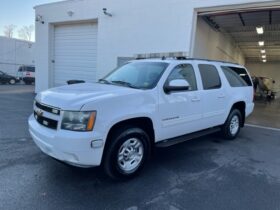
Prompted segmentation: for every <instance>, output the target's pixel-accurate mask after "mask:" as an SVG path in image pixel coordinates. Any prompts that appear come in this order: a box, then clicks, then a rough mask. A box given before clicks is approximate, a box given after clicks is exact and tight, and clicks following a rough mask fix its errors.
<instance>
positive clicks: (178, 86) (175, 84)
mask: <svg viewBox="0 0 280 210" xmlns="http://www.w3.org/2000/svg"><path fill="white" fill-rule="evenodd" d="M189 89H190V84H189V83H188V82H187V81H186V80H184V79H174V80H171V81H169V83H168V84H167V85H165V86H164V91H165V92H166V93H170V92H172V91H186V90H189Z"/></svg>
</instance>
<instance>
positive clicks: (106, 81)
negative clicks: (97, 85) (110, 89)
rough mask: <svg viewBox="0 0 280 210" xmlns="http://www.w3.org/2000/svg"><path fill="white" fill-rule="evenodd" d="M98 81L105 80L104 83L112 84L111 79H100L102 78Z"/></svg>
mask: <svg viewBox="0 0 280 210" xmlns="http://www.w3.org/2000/svg"><path fill="white" fill-rule="evenodd" d="M98 82H103V83H105V84H112V83H111V82H109V81H108V80H106V79H100V80H98Z"/></svg>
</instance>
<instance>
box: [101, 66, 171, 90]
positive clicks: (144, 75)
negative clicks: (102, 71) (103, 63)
mask: <svg viewBox="0 0 280 210" xmlns="http://www.w3.org/2000/svg"><path fill="white" fill-rule="evenodd" d="M168 65H169V64H168V63H164V62H134V63H127V64H125V65H123V66H121V67H119V68H117V69H115V70H114V71H113V72H111V73H110V74H109V75H107V76H106V77H105V78H103V79H101V80H100V82H102V83H105V84H106V83H107V84H114V85H122V86H127V87H131V88H138V89H152V88H154V87H155V86H156V85H157V83H158V81H159V79H160V77H161V75H162V74H163V72H164V70H165V69H166V68H167V66H168Z"/></svg>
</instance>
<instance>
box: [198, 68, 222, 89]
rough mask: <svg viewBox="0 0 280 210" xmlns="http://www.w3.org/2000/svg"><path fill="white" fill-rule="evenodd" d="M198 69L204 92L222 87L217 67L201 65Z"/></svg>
mask: <svg viewBox="0 0 280 210" xmlns="http://www.w3.org/2000/svg"><path fill="white" fill-rule="evenodd" d="M198 68H199V71H200V75H201V79H202V84H203V89H204V90H210V89H218V88H220V87H221V80H220V76H219V73H218V70H217V69H216V67H215V66H213V65H208V64H199V65H198Z"/></svg>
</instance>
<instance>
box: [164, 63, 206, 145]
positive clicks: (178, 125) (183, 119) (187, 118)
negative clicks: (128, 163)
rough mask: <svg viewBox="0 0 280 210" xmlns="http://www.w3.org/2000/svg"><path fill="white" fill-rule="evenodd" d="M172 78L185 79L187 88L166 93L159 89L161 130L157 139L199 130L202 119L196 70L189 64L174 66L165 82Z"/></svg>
mask: <svg viewBox="0 0 280 210" xmlns="http://www.w3.org/2000/svg"><path fill="white" fill-rule="evenodd" d="M174 79H184V80H186V81H187V82H188V83H189V85H190V87H189V90H182V91H173V92H169V93H166V92H165V91H164V90H163V89H162V90H160V100H159V115H160V125H161V132H160V136H159V140H163V139H168V138H172V137H176V136H181V135H184V134H187V133H191V132H194V131H198V130H200V120H201V119H202V105H201V91H200V90H198V88H197V77H196V72H195V70H194V68H193V66H192V65H191V64H180V65H178V66H176V67H175V68H174V69H173V70H172V71H171V73H170V75H169V76H168V78H167V80H166V83H169V82H170V81H171V80H174Z"/></svg>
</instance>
